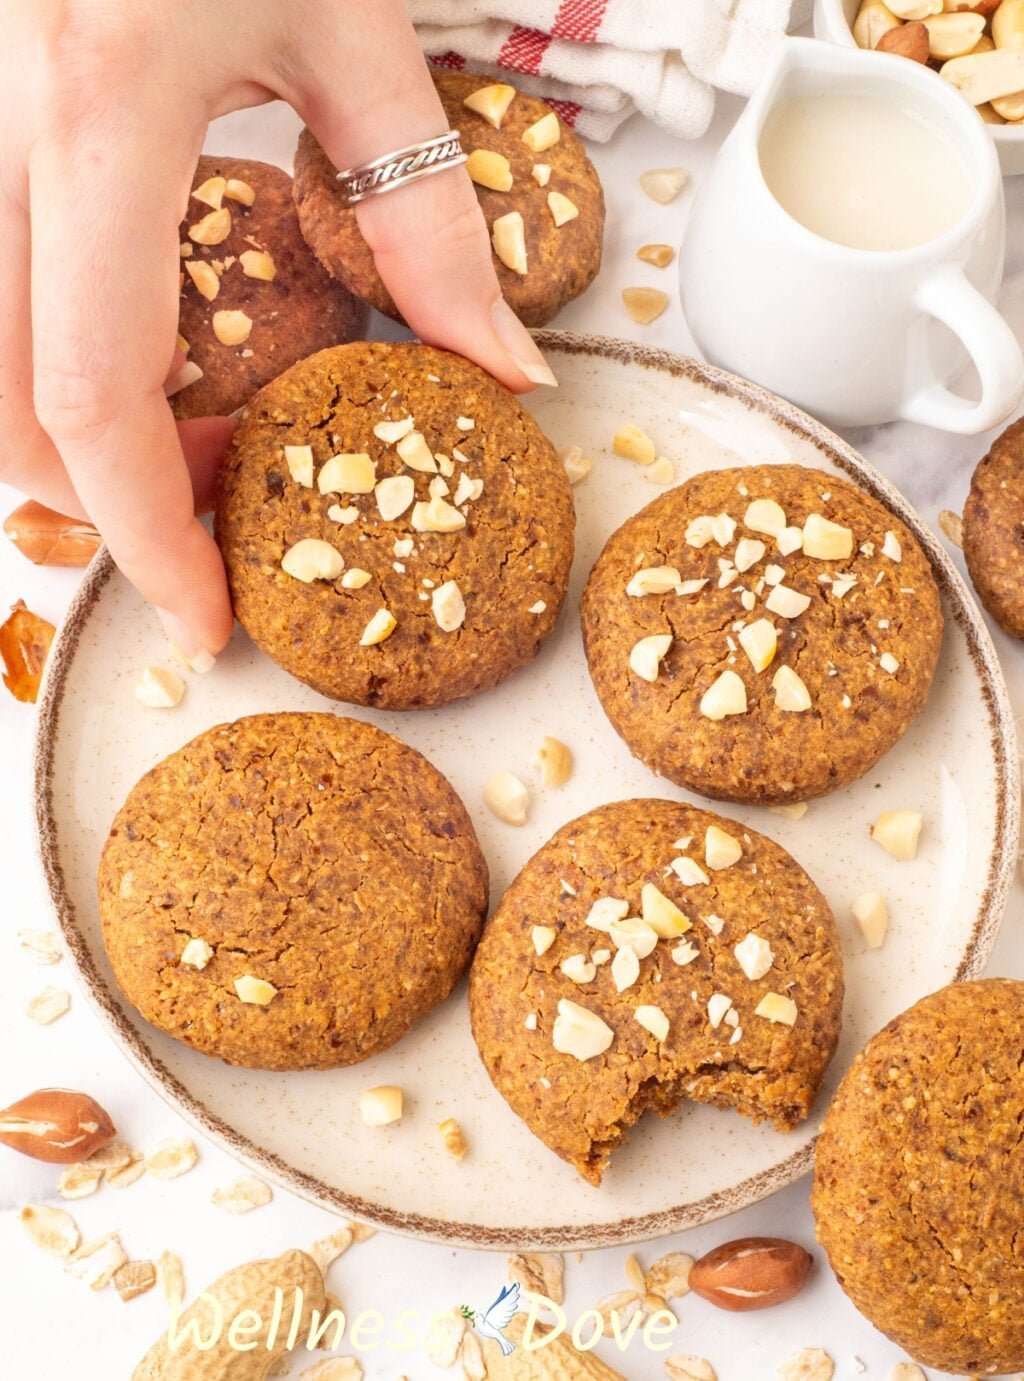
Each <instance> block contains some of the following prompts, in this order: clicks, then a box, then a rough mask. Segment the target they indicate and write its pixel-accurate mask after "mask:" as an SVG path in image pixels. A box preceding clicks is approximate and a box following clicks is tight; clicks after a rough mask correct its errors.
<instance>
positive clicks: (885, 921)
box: [850, 892, 889, 949]
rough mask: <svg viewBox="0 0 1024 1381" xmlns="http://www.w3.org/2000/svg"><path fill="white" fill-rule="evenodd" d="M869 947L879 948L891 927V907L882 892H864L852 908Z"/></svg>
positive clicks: (854, 917)
mask: <svg viewBox="0 0 1024 1381" xmlns="http://www.w3.org/2000/svg"><path fill="white" fill-rule="evenodd" d="M850 909H851V910H852V912H853V919H854V920H855V921H856V922H857V925H858V926H859V927H860V933H861V934H862V935H863V936H864V939H865V940H866V941H867V942H868V948H869V949H879V948H880V947H881V944H882V942H883V940H884V939H885V933H886V931H887V930H888V929H889V909H888V907H887V906H886V904H885V898H884V897H883V896H882V894H881V892H864V893H862V894H861V896H859V897H858V898H857V899H856V901H855V902H854V903H853V906H852V907H851V908H850Z"/></svg>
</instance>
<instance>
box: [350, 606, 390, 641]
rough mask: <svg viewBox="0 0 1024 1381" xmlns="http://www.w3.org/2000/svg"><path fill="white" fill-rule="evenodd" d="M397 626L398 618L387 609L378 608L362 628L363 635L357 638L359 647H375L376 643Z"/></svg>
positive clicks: (388, 636)
mask: <svg viewBox="0 0 1024 1381" xmlns="http://www.w3.org/2000/svg"><path fill="white" fill-rule="evenodd" d="M397 627H398V620H397V619H396V618H395V616H394V614H392V613H391V611H390V610H388V609H378V610H377V612H376V613H375V614H374V616H373V618H372V619H370V621H369V623H368V624H367V625H366V627H365V628H364V629H363V635H362V637H361V638H360V639H359V646H360V647H376V646H377V644H378V643H382V642H385V641H386V640H387V639H388V638H390V637H391V634H392V633H393V632H394V631H395V629H396V628H397Z"/></svg>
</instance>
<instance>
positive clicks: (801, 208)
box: [758, 93, 972, 250]
mask: <svg viewBox="0 0 1024 1381" xmlns="http://www.w3.org/2000/svg"><path fill="white" fill-rule="evenodd" d="M758 153H759V156H760V162H761V172H762V175H763V177H764V180H765V182H766V183H767V185H768V188H769V190H770V191H771V193H772V195H773V196H774V197H775V200H776V201H777V202H778V203H779V205H780V206H781V207H782V208H783V210H785V211H786V212H788V214H789V215H790V216H792V217H793V219H794V220H795V221H799V223H800V224H801V225H802V226H804V227H806V229H808V230H810V231H813V232H814V234H815V235H820V236H821V237H822V238H823V239H825V240H831V241H832V242H833V243H835V244H839V245H846V246H848V247H849V248H851V249H873V250H893V249H909V248H911V247H913V246H915V245H923V244H927V243H928V241H929V240H935V239H938V237H939V236H940V235H943V234H944V233H945V232H946V231H947V230H951V229H952V228H953V226H955V225H956V224H957V223H958V222H959V221H960V220H961V219H962V218H963V216H964V215H965V214H966V212H967V210H968V208H969V206H970V203H971V196H972V190H971V183H970V181H969V179H968V177H967V174H966V172H965V170H964V168H963V166H962V165H961V162H960V159H959V158H958V156H957V154H956V152H955V150H954V149H953V148H951V146H950V142H949V141H948V140H946V139H944V138H942V137H941V136H940V135H939V134H938V133H937V132H936V131H935V130H934V129H932V127H931V126H930V125H929V124H928V123H927V121H926V120H924V119H922V118H921V117H920V116H919V115H917V114H916V113H914V114H912V113H910V112H909V111H907V110H905V109H903V108H901V106H900V105H898V104H897V103H896V102H895V101H892V100H888V99H877V98H871V97H864V96H859V95H855V94H853V93H834V94H833V93H822V94H818V95H811V96H795V97H793V98H792V99H790V100H786V101H783V102H782V103H780V104H779V105H778V106H777V107H776V109H775V110H774V111H772V113H771V114H770V115H769V117H768V119H767V121H766V122H765V126H764V129H763V131H762V133H761V139H760V142H759V145H758Z"/></svg>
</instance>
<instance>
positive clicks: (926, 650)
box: [583, 465, 942, 804]
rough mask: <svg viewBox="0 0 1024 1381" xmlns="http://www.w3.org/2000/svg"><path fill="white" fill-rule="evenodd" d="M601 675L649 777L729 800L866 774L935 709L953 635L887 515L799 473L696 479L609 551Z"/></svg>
mask: <svg viewBox="0 0 1024 1381" xmlns="http://www.w3.org/2000/svg"><path fill="white" fill-rule="evenodd" d="M583 638H584V643H585V646H586V652H587V661H588V664H589V667H590V675H591V678H592V679H593V682H594V687H595V689H596V690H597V694H598V697H599V699H600V701H601V704H602V705H603V707H604V710H605V713H606V714H607V715H608V717H609V719H610V720H611V722H612V724H613V726H614V727H615V729H616V730H617V731H618V733H619V734H621V736H622V737H623V738H624V739H625V741H626V743H627V744H628V745H629V747H630V749H631V750H632V751H633V753H634V754H635V755H636V756H637V757H638V758H640V759H641V761H643V762H645V763H646V764H647V765H648V766H649V767H650V768H652V770H653V771H655V772H657V773H658V774H660V775H663V776H665V777H668V778H669V779H670V780H671V781H673V782H676V783H677V784H678V785H680V786H685V787H689V788H690V789H691V790H693V791H699V792H701V793H702V794H703V795H705V796H713V797H717V798H720V799H723V800H731V801H754V802H760V803H765V804H769V803H784V802H797V801H806V800H808V799H810V798H811V797H814V796H822V795H824V794H825V793H827V792H829V791H834V790H835V789H836V788H837V787H840V786H845V785H846V784H847V783H848V782H852V781H854V780H855V779H856V778H857V777H860V776H861V775H862V774H863V773H864V772H866V771H867V770H868V769H869V768H870V767H871V766H872V765H873V764H874V763H876V762H877V761H878V759H879V758H880V757H881V756H882V754H883V753H885V752H887V751H888V750H889V749H890V748H891V747H892V746H893V744H894V743H896V741H897V740H898V739H899V738H900V737H901V735H902V734H903V733H904V732H905V731H906V730H907V728H908V727H909V726H910V724H911V722H912V721H913V719H914V717H915V716H916V715H917V714H918V713H919V711H920V710H921V709H922V708H923V706H924V704H925V701H926V700H927V697H928V692H929V689H930V687H931V682H932V676H933V674H934V671H935V665H936V661H937V659H938V654H939V647H940V643H941V639H942V610H941V605H940V599H939V592H938V587H937V585H936V582H935V578H934V575H933V573H932V569H931V566H930V564H929V561H928V558H927V557H926V555H925V554H924V552H923V551H922V549H921V547H920V546H919V544H918V542H917V541H916V539H915V538H914V537H913V535H912V534H911V533H910V531H909V530H908V529H907V528H906V527H905V526H904V525H903V523H901V522H900V521H899V519H898V518H896V517H895V516H894V515H893V514H892V513H891V512H890V511H889V510H888V509H887V508H886V507H885V506H884V505H883V504H882V503H880V502H879V501H878V500H877V499H875V498H873V497H872V496H871V495H870V494H867V493H865V492H864V491H863V490H861V489H857V488H855V487H854V486H853V485H852V484H850V483H848V482H847V481H846V480H842V479H839V478H838V477H837V476H835V475H828V474H825V473H823V472H822V471H820V470H815V469H811V468H809V467H805V466H801V465H753V466H748V467H744V468H737V469H726V470H714V471H708V472H704V473H702V474H698V475H695V476H694V477H693V478H692V479H690V480H688V481H687V482H686V483H684V484H681V485H679V486H678V487H677V488H675V489H671V490H669V491H667V492H666V493H664V494H662V495H660V496H659V497H658V498H657V499H655V500H654V501H653V502H652V503H650V504H648V505H647V507H646V508H644V509H642V510H641V512H639V513H638V514H636V516H635V517H633V518H630V519H629V520H628V521H627V522H625V523H624V524H623V525H622V527H620V528H619V529H618V531H617V532H615V533H614V534H613V535H612V536H611V537H610V538H609V539H608V542H607V544H606V545H605V548H604V551H603V552H602V553H601V555H600V557H599V558H598V560H597V562H596V564H595V565H594V568H593V570H592V571H591V573H590V578H589V580H588V582H587V587H586V590H585V592H584V596H583Z"/></svg>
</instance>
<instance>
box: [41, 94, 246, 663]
mask: <svg viewBox="0 0 1024 1381" xmlns="http://www.w3.org/2000/svg"><path fill="white" fill-rule="evenodd" d="M168 123H169V122H168ZM188 142H189V141H188V139H187V137H185V136H183V135H182V133H181V130H180V122H179V123H178V125H177V127H175V128H170V127H168V126H167V125H165V124H164V122H162V121H161V120H160V119H159V112H150V111H147V112H141V111H138V110H133V112H132V123H131V127H130V129H124V128H123V127H122V128H121V129H120V130H111V129H110V128H109V127H103V125H102V123H101V121H99V120H98V119H97V118H96V117H93V118H92V119H91V121H90V123H89V125H88V126H87V127H86V128H79V129H78V130H77V131H76V132H75V133H73V134H72V136H71V137H70V139H69V140H67V141H65V140H64V139H60V140H56V139H52V138H50V139H45V140H43V141H41V142H40V143H39V144H37V145H36V147H35V148H34V149H33V151H32V155H31V158H30V164H29V198H30V217H31V225H32V332H33V369H34V396H35V408H36V414H37V416H38V418H39V421H40V423H41V424H42V426H43V427H44V429H45V430H46V431H47V432H48V433H49V435H50V437H51V438H52V440H53V442H54V444H55V445H56V447H57V449H58V450H59V451H60V453H61V456H62V458H63V460H64V463H65V465H66V467H67V470H68V474H69V476H70V477H71V479H72V482H73V483H74V485H75V489H76V491H77V493H78V494H79V496H80V498H81V500H82V503H83V505H84V506H85V508H86V510H87V511H88V513H89V514H90V515H91V517H92V519H93V521H94V522H95V523H96V526H97V527H98V528H99V530H100V531H101V532H102V534H103V536H104V538H105V539H106V541H107V544H108V546H109V547H110V550H111V553H112V555H113V557H114V559H115V561H116V562H117V564H118V565H119V566H120V568H121V570H122V571H124V573H125V575H126V576H127V577H128V578H129V580H131V581H132V583H133V584H134V585H135V586H136V587H137V589H138V590H139V591H140V593H141V594H142V595H143V596H144V597H145V598H146V599H147V600H149V601H150V602H151V603H152V604H154V605H156V606H157V608H158V609H159V610H161V611H162V612H163V613H164V614H165V615H166V616H167V617H166V618H165V624H167V626H168V627H169V629H170V631H171V632H172V634H173V636H174V640H175V641H176V642H178V643H179V646H181V649H182V651H183V652H184V653H185V654H186V655H187V656H188V657H190V658H198V659H199V660H200V661H203V662H208V660H209V655H210V654H212V653H215V652H217V651H219V650H220V649H221V647H223V645H224V643H225V642H226V641H227V639H228V637H229V636H230V633H231V625H232V615H231V606H230V601H229V599H228V591H227V582H226V579H225V574H224V567H223V563H222V561H221V558H220V553H219V552H218V550H217V547H216V545H215V544H214V542H213V539H212V538H211V537H210V535H209V533H208V532H207V531H206V530H205V528H203V527H202V525H201V524H200V523H199V522H198V521H197V520H196V518H195V516H194V511H193V494H192V485H191V481H190V479H189V473H188V470H187V468H186V465H185V459H184V456H183V454H182V450H181V445H180V443H179V440H178V434H177V430H176V428H175V425H174V421H173V418H172V415H171V411H170V408H169V407H168V406H167V402H166V399H165V397H164V392H163V381H164V375H165V373H166V369H167V359H168V347H169V343H170V342H172V341H173V340H174V337H175V331H176V324H177V315H178V300H177V285H178V272H179V255H178V238H177V226H178V222H179V219H180V216H181V207H182V205H183V204H184V200H185V197H186V196H187V193H188V185H189V177H190V175H191V171H192V167H193V166H194V162H195V152H194V151H193V150H191V149H189V148H188V147H187V144H188ZM196 142H198V140H197V141H196ZM176 146H177V147H179V148H180V153H181V157H180V161H179V166H178V167H177V169H175V168H173V167H172V168H170V169H169V168H168V150H169V149H174V148H175V147H176Z"/></svg>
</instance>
